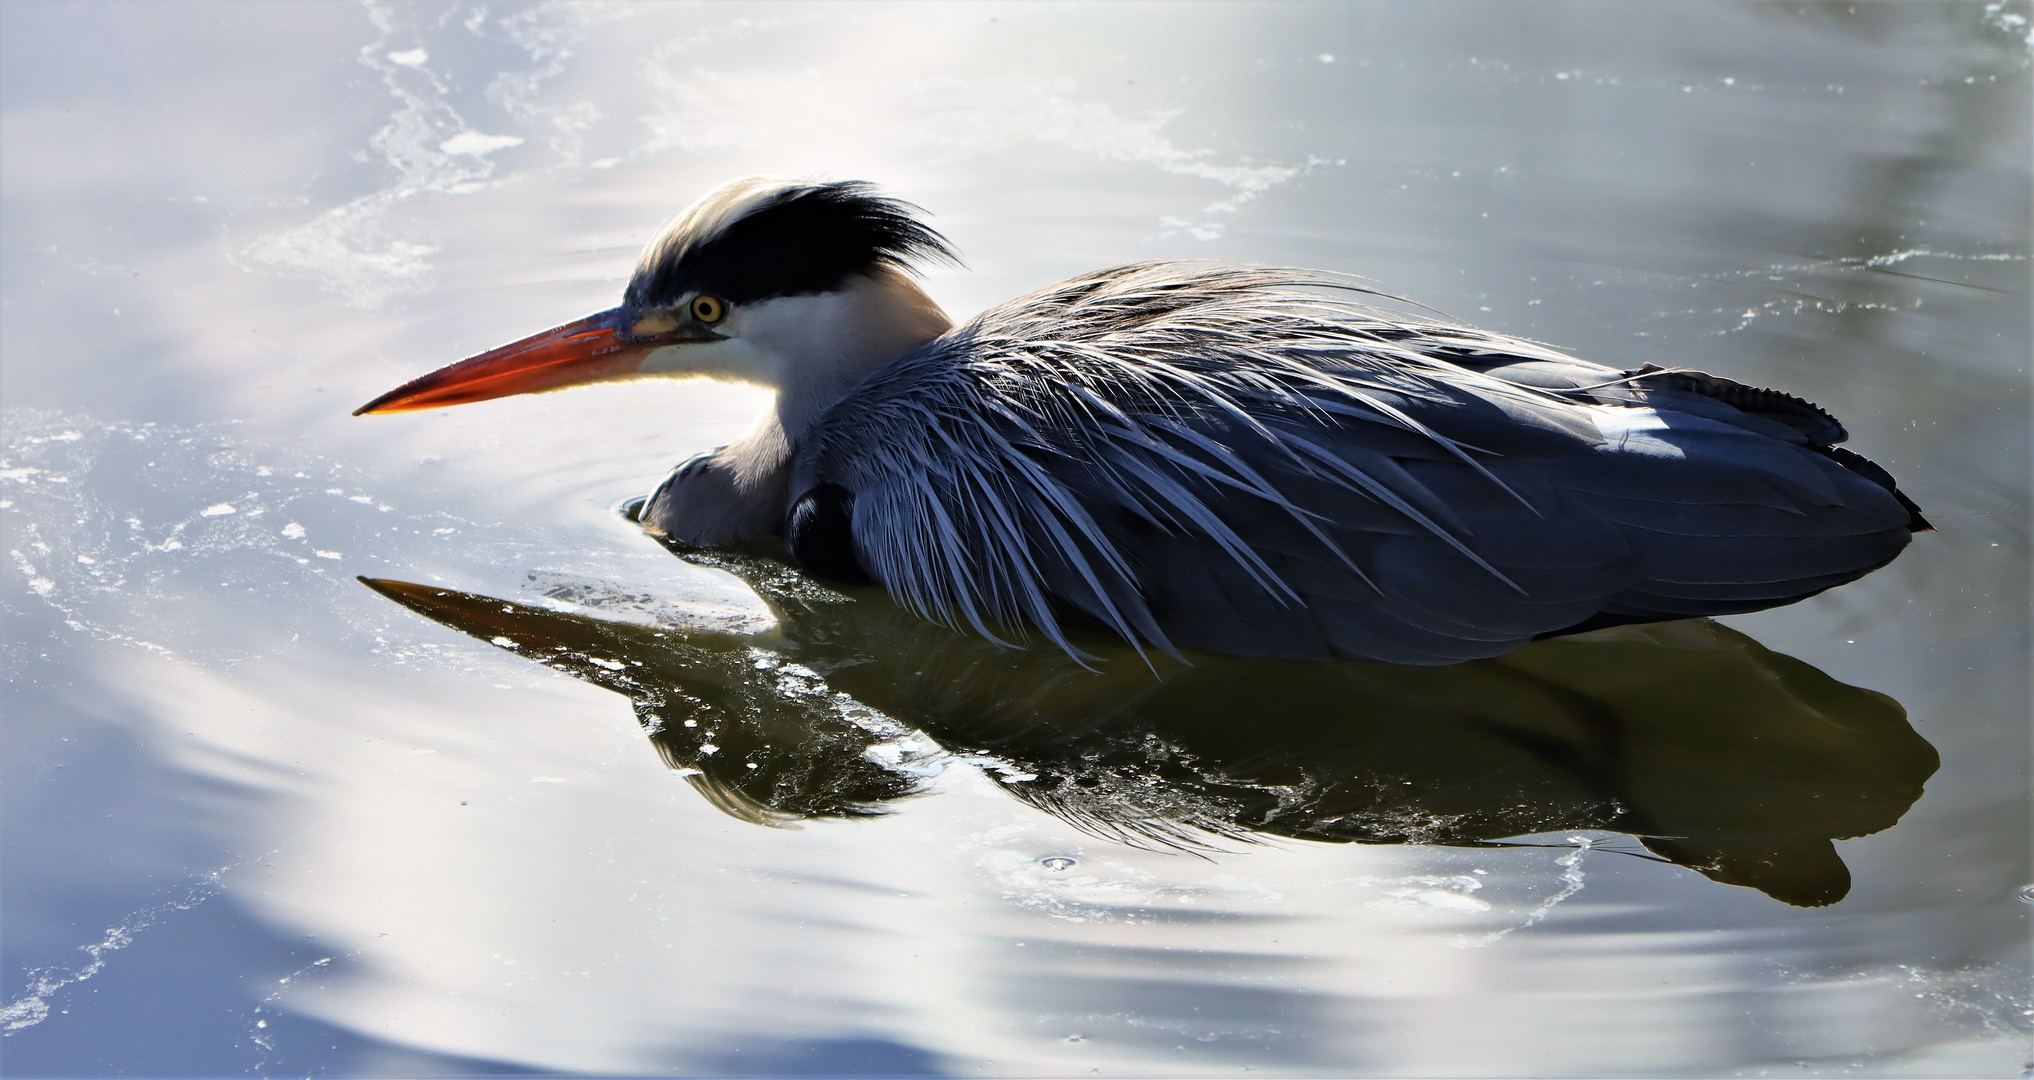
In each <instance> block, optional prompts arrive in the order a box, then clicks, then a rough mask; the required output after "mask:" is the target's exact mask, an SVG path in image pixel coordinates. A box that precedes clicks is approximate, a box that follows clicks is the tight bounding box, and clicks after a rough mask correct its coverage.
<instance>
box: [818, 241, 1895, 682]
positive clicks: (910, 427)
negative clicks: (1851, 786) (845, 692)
mask: <svg viewBox="0 0 2034 1080" xmlns="http://www.w3.org/2000/svg"><path fill="white" fill-rule="evenodd" d="M1329 284H1333V283H1330V282H1324V281H1323V280H1322V279H1318V278H1308V277H1302V276H1296V275H1293V274H1291V273H1289V272H1282V271H1269V270H1263V269H1257V268H1241V267H1220V266H1203V265H1198V264H1152V265H1141V266H1131V267H1123V268H1118V269H1115V270H1108V271H1102V272H1099V273H1097V274H1094V275H1090V276H1088V277H1085V278H1079V279H1075V280H1073V281H1069V282H1065V283H1063V284H1061V285H1057V286H1054V287H1052V288H1051V289H1048V290H1045V291H1044V292H1041V293H1039V294H1035V295H1033V296H1030V297H1026V298H1023V299H1021V300H1017V301H1014V302H1012V303H1011V304H1007V305H1004V306H1003V307H1000V308H997V309H995V310H992V311H990V312H987V313H985V314H984V315H982V316H981V317H980V318H978V319H976V320H975V321H974V322H972V323H970V324H968V325H967V326H965V327H962V328H960V329H958V330H956V331H955V332H953V333H952V334H949V335H948V336H946V337H944V338H941V339H939V340H938V341H936V342H933V343H931V344H929V345H927V346H926V347H924V348H923V349H921V350H920V351H919V352H917V353H914V354H912V355H910V356H908V357H906V358H904V359H902V360H900V361H898V362H897V363H895V364H892V365H890V366H889V367H887V368H885V369H884V370H882V371H881V372H878V373H877V374H876V375H875V376H872V377H871V378H870V379H869V380H868V381H866V382H864V383H862V384H861V385H859V386H858V387H857V388H856V389H855V390H853V391H852V392H850V394H849V395H848V396H847V397H846V398H844V399H843V400H842V401H840V402H838V403H836V405H835V406H833V408H832V409H830V410H829V411H828V412H827V413H826V414H825V415H824V416H823V417H822V418H821V420H820V421H819V422H818V423H817V424H816V425H815V427H814V428H813V429H811V430H810V431H808V432H807V433H806V435H805V436H804V438H802V439H801V443H800V446H799V448H798V450H797V452H796V456H795V459H794V467H793V477H792V486H791V489H790V490H791V491H792V492H793V493H794V499H793V509H792V513H791V517H790V520H789V528H788V532H789V538H790V541H791V545H792V550H793V553H794V555H796V556H797V557H798V558H799V559H800V561H801V562H802V563H804V564H806V565H807V566H809V567H812V568H815V569H817V570H822V571H826V572H830V573H832V574H834V575H835V576H853V575H854V574H856V573H860V574H866V576H868V577H869V578H872V579H874V580H875V581H878V582H881V583H882V584H883V585H884V586H885V587H886V588H887V589H888V590H889V591H890V593H891V594H892V595H893V596H895V597H896V599H897V600H898V601H899V602H901V603H902V604H904V605H905V606H907V607H909V608H911V609H913V610H915V611H917V612H918V613H919V614H922V615H924V616H926V617H928V618H932V619H936V620H939V621H942V622H946V623H949V624H951V625H955V626H962V627H969V628H972V629H973V630H975V631H976V632H979V633H981V634H984V635H987V636H989V637H991V638H993V639H997V640H1002V639H1004V638H1006V637H1011V636H1014V635H1021V634H1022V633H1024V628H1025V627H1027V626H1028V627H1035V628H1036V629H1037V630H1038V631H1039V632H1041V633H1042V634H1043V635H1044V636H1045V637H1046V638H1048V639H1049V640H1051V641H1052V642H1054V643H1055V644H1057V645H1058V646H1060V647H1061V648H1063V649H1066V650H1068V651H1069V652H1072V653H1075V654H1076V655H1078V650H1076V649H1075V648H1074V646H1073V645H1072V644H1071V642H1070V641H1069V640H1068V638H1067V636H1066V633H1065V630H1066V628H1067V627H1068V626H1071V625H1075V624H1080V623H1094V624H1099V625H1101V626H1103V627H1106V628H1107V629H1109V630H1112V631H1114V632H1115V633H1117V634H1120V635H1121V636H1123V637H1124V638H1126V639H1128V640H1129V641H1131V642H1132V643H1135V644H1139V645H1141V646H1149V647H1155V648H1158V649H1160V650H1164V651H1167V652H1177V651H1178V650H1180V649H1182V648H1200V649H1211V650H1216V651H1221V652H1228V653H1237V654H1243V655H1263V656H1280V657H1290V658H1312V657H1321V658H1325V657H1334V656H1344V657H1370V658H1375V659H1382V660H1390V661H1397V662H1406V663H1451V662H1454V661H1458V660H1466V659H1472V658H1476V657H1484V656H1493V655H1497V654H1499V653H1502V652H1505V651H1507V650H1509V649H1512V648H1515V647H1517V646H1518V645H1520V644H1523V643H1524V642H1526V641H1529V640H1531V639H1533V638H1535V637H1541V636H1546V635H1549V634H1554V633H1561V632H1565V631H1570V630H1576V629H1586V628H1594V627H1596V626H1603V625H1614V624H1616V623H1620V622H1634V621H1654V620H1661V619H1674V618H1685V617H1689V616H1695V615H1717V614H1725V613H1729V612H1739V611H1749V610H1756V609H1758V608H1764V607H1770V606H1774V605H1777V604H1783V603H1788V602H1791V601H1793V600H1798V599H1801V598H1803V597H1805V596H1808V595H1811V594H1813V593H1815V592H1818V591H1820V590H1822V589H1826V588H1829V587H1830V586H1832V585H1836V584H1841V583H1842V582H1845V581H1849V580H1852V579H1854V578H1856V577H1858V576H1860V575H1862V574H1865V573H1867V572H1869V571H1870V570H1872V569H1875V568H1877V567H1878V566H1881V565H1884V564H1885V563H1886V562H1887V561H1888V560H1890V559H1891V558H1892V557H1893V556H1894V555H1896V554H1897V553H1898V552H1899V551H1900V549H1901V548H1902V547H1903V546H1904V545H1905V544H1906V543H1907V540H1908V534H1909V532H1910V530H1911V529H1912V528H1915V527H1923V526H1924V525H1925V523H1921V522H1920V521H1919V517H1918V514H1913V513H1910V509H1911V504H1909V503H1906V502H1905V501H1904V499H1903V498H1902V497H1901V496H1899V495H1898V494H1897V493H1896V492H1894V491H1893V490H1892V485H1891V481H1890V478H1889V477H1885V476H1884V473H1883V472H1882V471H1878V470H1876V466H1871V465H1870V463H1869V462H1864V460H1863V459H1862V458H1857V457H1856V456H1855V455H1850V454H1848V453H1847V452H1845V451H1841V450H1836V449H1834V448H1833V446H1832V445H1831V444H1833V443H1834V442H1836V441H1840V440H1841V438H1842V435H1843V432H1842V429H1841V427H1840V426H1839V425H1837V424H1836V423H1835V421H1834V420H1833V419H1831V418H1830V417H1828V416H1827V414H1824V413H1822V412H1821V411H1820V410H1818V409H1815V407H1814V406H1812V405H1808V404H1807V403H1806V402H1801V401H1799V400H1798V399H1794V398H1790V397H1787V396H1786V395H1783V394H1778V393H1775V392H1771V391H1760V390H1756V389H1754V388H1750V387H1743V386H1740V385H1739V384H1735V383H1729V382H1728V381H1727V380H1721V379H1715V378H1713V377H1710V376H1703V375H1698V374H1694V373H1685V372H1662V371H1658V370H1657V369H1642V370H1640V371H1637V372H1629V373H1627V372H1619V371H1616V370H1614V369H1610V368H1605V367H1602V366H1600V365H1595V364H1589V363H1586V362H1584V361H1580V360H1576V359H1574V358H1572V357H1567V356H1564V355H1562V354H1560V353H1557V352H1554V351H1552V350H1550V349H1547V348H1545V347H1543V346H1538V345H1535V344H1533V343H1530V342H1525V341H1520V340H1517V339H1511V338H1503V337H1499V336H1496V335H1490V334H1485V333H1483V332H1480V331H1475V330H1471V329H1467V328H1463V327H1456V326H1448V325H1443V324H1439V323H1427V324H1419V325H1407V324H1405V323H1401V322H1393V321H1390V320H1388V319H1386V318H1384V317H1383V316H1381V315H1379V314H1377V313H1376V312H1374V311H1371V310H1369V309H1366V308H1363V307H1360V306H1358V305H1356V304H1353V303H1350V302H1348V301H1346V300H1343V299H1338V298H1336V297H1335V296H1333V295H1323V294H1322V293H1321V292H1320V291H1319V289H1320V287H1321V286H1323V285H1329ZM1309 287H1312V289H1311V290H1310V289H1309ZM1818 440H1819V441H1818Z"/></svg>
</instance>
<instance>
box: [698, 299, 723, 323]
mask: <svg viewBox="0 0 2034 1080" xmlns="http://www.w3.org/2000/svg"><path fill="white" fill-rule="evenodd" d="M692 317H693V318H695V319H698V320H699V321H700V322H703V323H705V324H707V325H708V326H712V325H713V324H714V323H717V322H719V321H720V320H722V319H724V318H727V301H725V300H722V299H721V298H720V297H718V296H695V297H693V298H692Z"/></svg>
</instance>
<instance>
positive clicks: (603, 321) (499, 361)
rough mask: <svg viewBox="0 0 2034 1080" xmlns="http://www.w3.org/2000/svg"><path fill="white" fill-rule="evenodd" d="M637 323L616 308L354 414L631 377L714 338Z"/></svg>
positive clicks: (443, 373) (421, 381)
mask: <svg viewBox="0 0 2034 1080" xmlns="http://www.w3.org/2000/svg"><path fill="white" fill-rule="evenodd" d="M634 317H635V316H634V314H633V313H631V312H629V311H628V310H627V309H624V308H613V309H610V310H608V311H602V312H599V313H597V314H593V315H588V316H587V317H585V318H583V319H580V320H578V321H576V322H569V323H566V324H565V325H563V326H557V327H553V328H551V329H549V330H546V331H544V332H543V333H541V334H533V335H531V336H529V337H526V338H524V339H522V340H521V341H517V342H512V343H510V344H507V345H503V346H502V347H501V348H499V349H490V350H488V351H487V352H484V353H481V354H480V355H478V356H472V357H468V358H466V359H464V360H461V361H459V362H458V363H456V364H453V365H451V366H449V367H442V368H439V369H438V370H436V371H434V372H431V373H430V374H429V375H425V376H423V377H421V378H418V379H413V380H411V381H409V382H407V383H404V384H403V385H401V386H398V387H396V388H395V389H394V390H391V391H389V392H388V393H386V394H383V395H381V396H380V397H378V398H375V399H374V400H373V401H370V402H368V403H367V404H365V405H362V406H361V407H359V408H358V409H355V410H353V415H355V416H362V415H365V414H367V413H395V412H414V411H416V410H418V409H436V408H441V407H443V406H446V405H464V404H466V403H467V402H469V401H486V400H487V399H489V398H498V397H507V396H509V395H510V394H529V393H535V392H536V391H539V390H556V389H558V388H560V387H565V386H576V385H578V384H580V383H589V382H598V381H600V380H602V379H611V378H614V377H615V376H617V375H633V374H635V372H636V369H637V367H638V366H640V365H641V364H642V362H643V358H644V357H646V356H648V355H649V354H650V352H651V351H652V350H654V349H657V348H659V347H660V346H664V345H674V344H678V343H679V342H684V341H710V340H713V337H714V335H711V334H707V333H703V332H698V331H686V330H682V329H679V330H674V329H672V328H671V327H670V324H669V323H668V322H665V323H664V325H662V326H659V327H656V330H657V331H661V332H653V333H650V334H643V333H638V332H636V331H638V330H642V329H649V328H648V327H639V326H636V325H634V324H633V319H634ZM659 321H662V320H659Z"/></svg>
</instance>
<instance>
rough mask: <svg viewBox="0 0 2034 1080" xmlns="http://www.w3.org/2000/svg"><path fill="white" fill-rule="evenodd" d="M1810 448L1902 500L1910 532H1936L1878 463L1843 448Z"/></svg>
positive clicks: (1919, 509)
mask: <svg viewBox="0 0 2034 1080" xmlns="http://www.w3.org/2000/svg"><path fill="white" fill-rule="evenodd" d="M1809 448H1810V449H1812V450H1814V451H1816V452H1818V453H1821V454H1824V455H1826V456H1827V457H1828V458H1829V460H1831V461H1834V462H1836V463H1837V464H1838V465H1841V466H1843V467H1844V468H1846V469H1849V470H1850V471H1851V472H1854V473H1856V474H1858V475H1859V476H1862V477H1864V478H1865V479H1867V480H1870V481H1871V482H1872V483H1874V484H1877V485H1878V486H1880V487H1882V488H1885V489H1886V490H1887V491H1888V492H1890V493H1891V494H1892V496H1893V498H1895V499H1898V500H1900V506H1901V507H1902V508H1904V509H1905V510H1906V511H1907V531H1908V532H1917V533H1923V532H1933V531H1935V526H1933V525H1930V524H1929V523H1928V519H1927V518H1925V517H1922V516H1921V507H1920V506H1918V505H1916V504H1915V502H1914V500H1912V499H1910V498H1908V497H1907V493H1906V492H1904V491H1901V490H1900V485H1899V483H1898V482H1896V481H1895V480H1894V479H1893V474H1892V473H1889V472H1887V471H1886V470H1885V469H1883V468H1881V467H1880V466H1879V463H1878V462H1876V461H1873V460H1872V459H1870V458H1868V457H1866V456H1864V455H1863V454H1860V453H1857V452H1855V451H1851V450H1845V449H1844V448H1843V447H1841V446H1810V447H1809Z"/></svg>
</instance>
